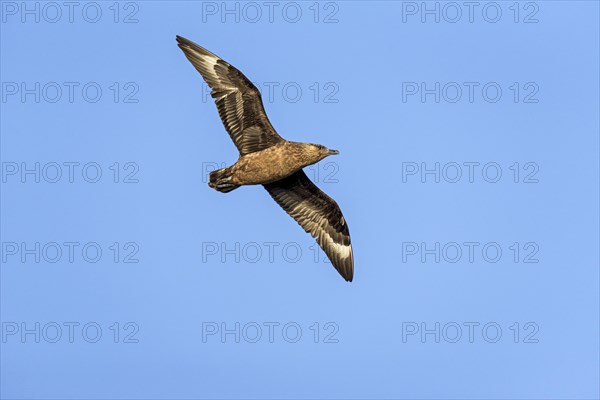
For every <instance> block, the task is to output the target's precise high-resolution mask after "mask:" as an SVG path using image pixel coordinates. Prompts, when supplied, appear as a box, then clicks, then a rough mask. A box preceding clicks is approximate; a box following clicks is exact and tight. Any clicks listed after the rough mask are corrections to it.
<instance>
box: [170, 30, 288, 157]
mask: <svg viewBox="0 0 600 400" xmlns="http://www.w3.org/2000/svg"><path fill="white" fill-rule="evenodd" d="M177 43H178V46H179V47H180V48H181V50H183V53H184V54H185V56H186V57H187V59H188V60H189V61H190V62H191V63H192V65H193V66H194V67H195V68H196V70H197V71H198V72H200V75H202V78H204V80H205V81H206V83H207V84H208V86H209V87H210V88H211V96H212V97H213V98H214V99H215V104H216V105H217V110H218V111H219V116H220V117H221V121H223V125H224V126H225V129H226V130H227V132H228V133H229V136H230V137H231V140H233V143H234V144H235V145H236V147H237V148H238V150H239V152H240V154H241V155H245V154H249V153H252V152H255V151H260V150H264V149H266V148H268V147H271V146H273V145H275V144H277V143H278V142H280V141H282V140H283V139H282V138H281V136H279V134H277V132H276V131H275V129H274V128H273V126H272V125H271V122H270V121H269V118H268V117H267V114H266V112H265V109H264V106H263V103H262V98H261V95H260V92H259V91H258V89H257V88H256V86H254V84H253V83H252V82H250V80H249V79H248V78H246V77H245V76H244V74H242V73H241V72H240V71H239V70H237V69H236V68H235V67H233V66H232V65H231V64H229V63H228V62H226V61H224V60H222V59H221V58H219V57H218V56H216V55H214V54H213V53H211V52H210V51H208V50H206V49H204V48H203V47H201V46H199V45H197V44H196V43H194V42H192V41H191V40H188V39H186V38H183V37H181V36H177Z"/></svg>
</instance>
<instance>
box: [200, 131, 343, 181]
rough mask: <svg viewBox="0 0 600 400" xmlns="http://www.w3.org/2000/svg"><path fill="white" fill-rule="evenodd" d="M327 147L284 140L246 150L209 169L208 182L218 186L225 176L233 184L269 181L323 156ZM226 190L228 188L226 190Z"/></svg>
mask: <svg viewBox="0 0 600 400" xmlns="http://www.w3.org/2000/svg"><path fill="white" fill-rule="evenodd" d="M330 154H334V153H331V151H330V150H329V149H327V148H322V146H321V147H319V146H318V145H314V144H311V143H298V142H289V141H287V140H284V141H282V142H280V143H278V144H276V145H274V146H271V147H269V148H266V149H264V150H261V151H257V152H254V153H249V154H246V155H243V156H240V158H239V159H238V160H237V162H236V163H235V164H233V165H232V166H231V167H227V168H223V169H220V170H217V171H214V172H212V173H211V178H210V179H209V184H210V186H211V187H213V188H215V189H217V190H219V187H218V185H217V182H218V180H219V179H228V178H230V179H229V180H228V181H225V182H231V183H232V184H234V185H236V186H242V185H259V184H266V183H272V182H275V181H278V180H281V179H283V178H287V177H288V176H290V175H292V174H293V173H294V172H296V171H298V170H300V169H302V168H304V167H306V166H308V165H312V164H314V163H317V162H319V161H321V160H322V159H323V158H325V157H327V156H328V155H330ZM228 191H229V190H228Z"/></svg>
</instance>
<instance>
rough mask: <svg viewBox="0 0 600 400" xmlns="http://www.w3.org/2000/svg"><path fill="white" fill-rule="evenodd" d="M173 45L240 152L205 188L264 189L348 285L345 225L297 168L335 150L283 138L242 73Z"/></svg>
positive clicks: (187, 46)
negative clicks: (203, 88)
mask: <svg viewBox="0 0 600 400" xmlns="http://www.w3.org/2000/svg"><path fill="white" fill-rule="evenodd" d="M177 44H178V46H179V48H181V50H183V53H184V54H185V56H186V57H187V59H188V60H189V61H190V62H191V63H192V65H193V66H194V67H195V68H196V70H198V72H200V75H202V78H204V80H205V81H206V83H207V84H208V86H209V87H210V88H211V96H212V97H213V98H214V99H215V104H216V105H217V109H218V111H219V116H220V117H221V120H222V121H223V125H225V129H226V130H227V132H228V133H229V136H230V137H231V140H233V143H234V144H235V146H236V147H237V148H238V150H239V153H240V157H239V159H238V160H237V162H236V163H235V164H233V165H232V166H230V167H227V168H222V169H219V170H216V171H213V172H211V173H210V174H209V183H208V185H209V186H210V187H211V188H213V189H216V190H218V191H219V192H224V193H227V192H230V191H232V190H234V189H237V188H238V187H240V186H243V185H259V184H260V185H263V186H264V188H265V189H266V190H267V192H269V194H270V195H271V197H272V198H273V199H274V200H275V201H276V202H277V203H278V204H279V205H280V206H281V208H283V209H284V210H285V212H287V213H288V214H289V215H290V216H291V217H292V218H294V219H295V220H296V222H298V224H299V225H300V226H301V227H302V228H303V229H304V230H305V231H306V232H308V233H310V234H311V235H312V236H313V237H314V238H315V239H316V241H317V243H318V244H319V246H320V247H321V248H322V249H323V251H325V254H327V257H328V258H329V260H331V263H332V264H333V266H334V267H335V269H336V270H337V271H338V272H339V273H340V275H341V276H342V277H343V278H344V279H345V280H346V281H349V282H351V281H352V277H353V276H354V257H353V255H352V244H351V243H350V231H349V230H348V224H347V223H346V220H345V219H344V216H343V215H342V211H341V210H340V207H339V206H338V205H337V203H336V202H335V201H334V200H333V199H332V198H331V197H329V196H327V195H326V194H325V193H323V192H322V191H321V190H320V189H319V188H318V187H317V186H315V184H314V183H312V182H311V180H310V179H309V178H308V177H307V176H306V174H305V173H304V171H303V170H302V168H304V167H306V166H308V165H311V164H314V163H317V162H319V161H321V160H322V159H324V158H325V157H327V156H330V155H334V154H339V152H338V151H337V150H331V149H328V148H327V147H325V146H322V145H320V144H312V143H300V142H290V141H287V140H285V139H283V138H282V137H281V136H279V134H278V133H277V132H276V131H275V129H274V128H273V126H272V125H271V122H269V118H268V117H267V114H266V113H265V109H264V106H263V103H262V99H261V95H260V92H259V91H258V89H257V88H256V86H254V84H253V83H252V82H250V80H249V79H248V78H246V77H245V76H244V74H242V73H241V72H240V71H239V70H237V69H236V68H235V67H233V66H232V65H231V64H229V63H228V62H227V61H224V60H222V59H221V58H219V57H217V56H216V55H214V54H213V53H211V52H210V51H208V50H206V49H204V48H202V47H200V46H198V45H197V44H196V43H194V42H192V41H190V40H188V39H185V38H183V37H181V36H177Z"/></svg>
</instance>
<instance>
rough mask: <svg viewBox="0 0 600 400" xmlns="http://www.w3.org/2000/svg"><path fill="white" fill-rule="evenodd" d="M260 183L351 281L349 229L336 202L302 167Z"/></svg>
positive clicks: (352, 273) (345, 277)
mask: <svg viewBox="0 0 600 400" xmlns="http://www.w3.org/2000/svg"><path fill="white" fill-rule="evenodd" d="M264 187H265V189H267V192H269V194H270V195H271V197H273V199H274V200H275V201H276V202H277V203H278V204H279V205H280V206H281V208H283V209H284V210H285V212H287V213H288V214H289V215H290V216H291V217H292V218H294V219H295V220H296V222H298V224H300V226H301V227H302V228H304V230H305V231H306V232H308V233H310V234H311V236H312V237H314V238H315V239H316V240H317V243H318V244H319V246H321V248H322V249H323V251H325V254H327V257H328V258H329V260H331V263H332V264H333V266H334V267H335V269H336V270H337V271H338V272H339V273H340V275H342V277H343V278H344V279H346V280H347V281H350V282H351V281H352V278H353V276H354V256H353V254H352V243H351V242H350V231H349V229H348V224H347V223H346V220H345V219H344V216H343V215H342V211H341V210H340V207H339V206H338V205H337V203H336V202H335V201H334V200H333V199H332V198H331V197H329V196H327V195H326V194H325V193H324V192H322V191H321V190H320V189H319V188H318V187H317V186H316V185H315V184H314V183H312V182H311V180H310V179H308V177H307V176H306V174H305V173H304V171H302V170H300V171H298V172H295V173H294V174H292V175H290V176H288V177H287V178H284V179H282V180H279V181H276V182H273V183H269V184H266V185H264Z"/></svg>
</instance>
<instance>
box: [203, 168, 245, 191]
mask: <svg viewBox="0 0 600 400" xmlns="http://www.w3.org/2000/svg"><path fill="white" fill-rule="evenodd" d="M208 177H209V180H208V186H210V187H211V188H213V189H215V190H218V191H219V192H223V193H227V192H231V191H232V190H234V189H237V188H239V186H238V185H235V184H233V183H231V178H232V174H231V168H222V169H218V170H216V171H213V172H211V173H210V174H209V175H208Z"/></svg>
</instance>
